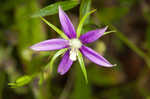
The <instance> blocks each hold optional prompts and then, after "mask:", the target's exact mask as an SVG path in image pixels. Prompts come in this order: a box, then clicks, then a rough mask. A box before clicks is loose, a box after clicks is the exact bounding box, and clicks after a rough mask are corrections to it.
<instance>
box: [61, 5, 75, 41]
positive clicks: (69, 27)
mask: <svg viewBox="0 0 150 99" xmlns="http://www.w3.org/2000/svg"><path fill="white" fill-rule="evenodd" d="M59 19H60V23H61V26H62V28H63V30H64V32H65V34H66V35H67V36H68V37H69V38H75V37H76V32H75V29H74V26H73V24H72V23H71V21H70V19H69V17H68V16H67V14H66V13H65V12H64V11H63V10H62V9H61V7H60V6H59Z"/></svg>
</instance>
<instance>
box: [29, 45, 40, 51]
mask: <svg viewBox="0 0 150 99" xmlns="http://www.w3.org/2000/svg"><path fill="white" fill-rule="evenodd" d="M29 48H30V49H31V50H33V51H38V50H37V49H36V48H35V47H34V45H33V46H30V47H29Z"/></svg>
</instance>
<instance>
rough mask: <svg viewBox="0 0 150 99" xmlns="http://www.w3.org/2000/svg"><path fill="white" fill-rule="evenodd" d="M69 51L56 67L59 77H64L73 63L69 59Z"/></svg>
mask: <svg viewBox="0 0 150 99" xmlns="http://www.w3.org/2000/svg"><path fill="white" fill-rule="evenodd" d="M69 52H70V51H69V50H68V51H67V52H66V53H65V54H64V56H63V58H62V60H61V62H60V64H59V67H58V73H60V74H61V75H64V74H65V73H66V72H67V71H68V70H69V69H70V67H71V65H72V63H73V61H72V60H70V58H69Z"/></svg>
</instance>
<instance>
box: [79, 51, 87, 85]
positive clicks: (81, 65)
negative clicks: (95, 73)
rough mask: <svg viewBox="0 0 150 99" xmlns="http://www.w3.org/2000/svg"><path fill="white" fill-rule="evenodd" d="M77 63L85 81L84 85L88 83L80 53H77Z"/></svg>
mask: <svg viewBox="0 0 150 99" xmlns="http://www.w3.org/2000/svg"><path fill="white" fill-rule="evenodd" d="M78 61H79V64H80V67H81V70H82V72H83V75H84V78H85V81H86V83H88V79H87V73H86V68H85V65H84V61H83V57H82V54H81V52H80V51H78Z"/></svg>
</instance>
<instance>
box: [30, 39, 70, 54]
mask: <svg viewBox="0 0 150 99" xmlns="http://www.w3.org/2000/svg"><path fill="white" fill-rule="evenodd" d="M68 44H69V42H68V40H65V39H50V40H45V41H42V42H40V43H37V44H35V45H33V46H31V47H30V48H31V49H32V50H34V51H49V50H57V49H62V48H67V47H68Z"/></svg>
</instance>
